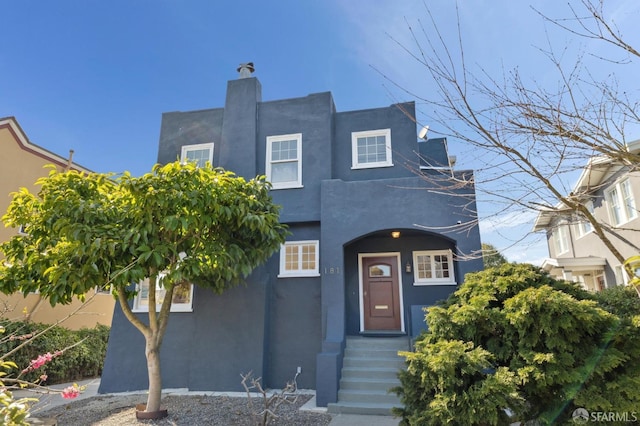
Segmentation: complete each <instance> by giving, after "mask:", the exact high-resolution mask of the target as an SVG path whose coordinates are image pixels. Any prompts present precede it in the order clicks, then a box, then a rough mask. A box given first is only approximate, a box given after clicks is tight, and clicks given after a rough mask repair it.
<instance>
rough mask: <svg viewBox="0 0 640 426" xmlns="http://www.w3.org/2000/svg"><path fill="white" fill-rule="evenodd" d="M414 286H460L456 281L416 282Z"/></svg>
mask: <svg viewBox="0 0 640 426" xmlns="http://www.w3.org/2000/svg"><path fill="white" fill-rule="evenodd" d="M413 285H414V286H418V287H420V286H429V285H458V283H457V282H455V281H429V282H425V281H415V282H414V283H413Z"/></svg>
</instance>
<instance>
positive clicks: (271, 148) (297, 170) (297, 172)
mask: <svg viewBox="0 0 640 426" xmlns="http://www.w3.org/2000/svg"><path fill="white" fill-rule="evenodd" d="M266 173H267V180H268V181H269V182H271V185H272V188H273V189H285V188H301V187H302V133H296V134H292V135H280V136H268V137H267V165H266Z"/></svg>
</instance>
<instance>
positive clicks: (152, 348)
mask: <svg viewBox="0 0 640 426" xmlns="http://www.w3.org/2000/svg"><path fill="white" fill-rule="evenodd" d="M145 340H146V346H145V355H146V357H147V372H148V374H149V396H148V398H147V408H146V410H145V411H147V412H153V411H160V401H161V399H162V377H161V376H160V348H159V345H158V344H157V339H156V336H155V335H154V334H151V335H150V336H145Z"/></svg>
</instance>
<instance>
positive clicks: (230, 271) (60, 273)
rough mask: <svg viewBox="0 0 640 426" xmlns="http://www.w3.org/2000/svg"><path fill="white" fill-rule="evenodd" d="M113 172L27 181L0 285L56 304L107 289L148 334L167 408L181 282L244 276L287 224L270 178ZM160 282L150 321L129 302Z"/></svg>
mask: <svg viewBox="0 0 640 426" xmlns="http://www.w3.org/2000/svg"><path fill="white" fill-rule="evenodd" d="M111 177H112V176H110V175H106V174H89V175H83V174H79V173H76V172H73V171H69V172H64V173H59V172H57V171H51V172H50V174H49V176H48V177H46V178H42V179H40V180H39V181H38V184H39V185H40V191H39V193H38V194H37V195H36V194H32V193H29V192H28V191H27V190H26V189H21V190H20V192H19V193H17V194H15V195H14V198H13V201H12V202H11V205H10V207H9V209H8V212H7V214H6V215H5V216H4V221H5V222H6V224H7V226H12V227H18V226H21V225H23V226H26V228H27V230H28V235H23V236H16V237H14V238H12V239H11V240H10V241H8V242H6V243H4V244H2V246H0V249H1V250H2V252H3V253H4V254H5V256H6V261H5V262H4V265H3V266H1V267H0V291H3V292H5V293H13V292H15V291H21V292H23V293H25V294H26V293H28V292H32V291H39V292H40V294H42V295H43V296H44V297H46V298H47V299H48V300H49V301H50V303H51V305H56V304H58V303H62V304H65V303H69V302H71V301H72V300H73V298H74V297H79V298H81V299H82V298H83V297H84V294H85V293H87V291H89V290H90V289H92V288H94V287H96V286H98V287H103V288H106V289H109V290H110V291H111V292H112V294H113V295H114V296H115V297H116V298H117V300H118V301H119V304H120V307H121V308H122V310H123V312H124V315H125V316H126V318H127V319H128V320H129V321H130V322H131V323H132V324H133V325H134V326H135V327H136V328H137V329H138V330H139V331H140V332H141V333H142V334H143V335H144V338H145V342H146V344H145V355H146V359H147V370H148V375H149V396H148V400H147V407H146V410H147V411H157V410H159V409H160V400H161V396H162V383H161V376H160V357H159V352H160V347H161V345H162V340H163V337H164V334H165V330H166V328H167V323H168V320H169V312H170V308H171V301H172V299H173V293H174V289H175V288H176V287H177V286H179V285H180V284H182V283H184V282H190V283H194V284H197V285H199V286H202V287H205V288H210V289H212V290H213V291H215V292H217V293H221V292H223V291H224V290H225V289H227V288H228V287H230V286H233V285H236V284H238V283H240V282H242V279H243V278H244V277H246V276H247V275H248V274H249V273H250V272H251V271H252V270H253V268H255V267H256V266H257V265H259V264H260V263H262V262H264V261H265V260H266V259H267V258H268V257H269V256H270V255H271V254H272V253H274V252H275V251H276V250H278V248H279V247H280V245H281V244H282V243H283V242H284V239H285V236H286V234H287V230H286V226H285V225H282V224H280V223H279V221H278V217H279V207H278V206H277V205H275V204H273V202H272V199H271V197H270V195H269V188H270V186H269V183H268V182H266V181H265V180H264V178H256V179H252V180H249V181H246V180H245V179H243V178H241V177H237V176H235V175H234V174H233V173H231V172H226V171H224V170H222V169H212V168H211V167H202V168H198V167H196V166H195V165H194V164H180V163H179V162H175V163H170V164H167V165H165V166H160V165H156V166H155V167H154V168H153V170H152V172H151V173H148V174H145V175H143V176H141V177H133V176H131V175H130V174H128V173H124V174H123V175H122V176H120V177H118V178H117V179H115V180H114V179H111ZM145 279H148V280H149V283H152V284H151V285H150V288H151V289H153V288H154V285H153V283H155V282H158V283H159V285H160V286H161V287H163V288H164V290H165V297H164V299H163V300H162V302H161V303H160V301H159V300H158V301H157V302H158V304H159V305H160V308H159V310H158V311H157V310H156V309H153V307H155V306H156V293H155V291H150V292H149V296H148V297H149V307H150V309H149V313H148V322H145V321H143V320H142V319H141V318H140V317H139V316H138V315H136V314H134V313H133V312H132V310H131V307H130V305H129V301H130V300H131V299H132V298H133V297H134V296H135V294H136V289H135V287H134V286H133V285H132V284H133V283H139V282H142V281H143V280H145Z"/></svg>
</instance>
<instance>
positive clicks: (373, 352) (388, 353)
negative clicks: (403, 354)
mask: <svg viewBox="0 0 640 426" xmlns="http://www.w3.org/2000/svg"><path fill="white" fill-rule="evenodd" d="M399 351H406V349H400V348H383V349H375V348H366V347H362V348H351V347H347V348H346V349H345V350H344V356H345V358H350V357H354V358H367V357H371V358H397V357H400V355H398V352H399Z"/></svg>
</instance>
